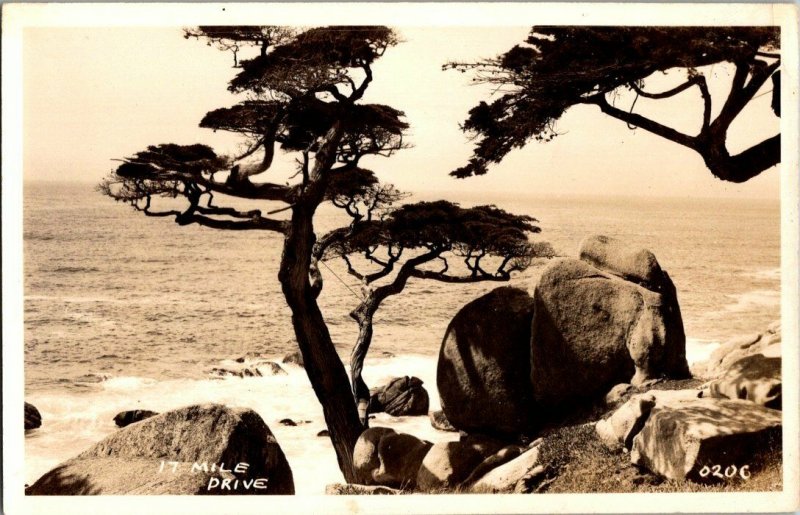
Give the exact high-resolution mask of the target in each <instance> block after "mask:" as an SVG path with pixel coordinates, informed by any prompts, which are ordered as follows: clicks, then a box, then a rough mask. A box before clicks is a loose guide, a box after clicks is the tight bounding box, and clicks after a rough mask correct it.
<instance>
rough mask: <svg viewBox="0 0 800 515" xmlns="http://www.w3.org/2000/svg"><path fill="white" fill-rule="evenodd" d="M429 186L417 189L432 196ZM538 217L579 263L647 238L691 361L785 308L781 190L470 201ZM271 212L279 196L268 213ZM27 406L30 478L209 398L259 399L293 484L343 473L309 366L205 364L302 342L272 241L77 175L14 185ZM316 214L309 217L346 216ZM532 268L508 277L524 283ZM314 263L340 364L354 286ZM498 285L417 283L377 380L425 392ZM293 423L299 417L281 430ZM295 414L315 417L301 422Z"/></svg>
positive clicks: (280, 352)
mask: <svg viewBox="0 0 800 515" xmlns="http://www.w3.org/2000/svg"><path fill="white" fill-rule="evenodd" d="M432 198H435V197H433V196H431V195H421V196H415V197H413V199H412V200H414V199H426V200H430V199H432ZM449 200H453V201H459V202H460V203H461V204H462V205H464V206H469V205H476V204H489V203H493V204H496V205H497V206H499V207H501V208H504V209H506V210H508V211H511V212H515V213H525V214H529V215H532V216H535V217H536V218H537V219H538V220H539V223H540V226H541V228H542V232H541V234H539V235H537V236H536V240H538V241H549V242H550V243H551V244H552V245H553V246H554V248H555V250H556V251H557V252H558V254H559V255H564V256H575V255H576V253H577V249H578V245H579V243H580V241H581V240H582V239H583V238H584V237H586V236H587V235H590V234H605V235H608V236H613V237H618V238H622V239H624V240H626V241H628V242H630V243H632V244H636V245H641V246H644V247H647V248H649V249H650V250H652V251H653V252H654V254H655V255H656V256H657V258H658V260H659V262H660V264H661V266H662V268H664V269H665V270H667V271H668V272H669V274H670V276H671V277H672V280H673V282H674V283H675V285H676V288H677V291H678V299H679V302H680V305H681V310H682V314H683V320H684V324H685V329H686V334H687V355H688V357H689V360H690V361H696V360H700V359H704V358H705V357H706V356H707V355H708V354H709V353H710V352H711V351H712V350H713V349H714V348H715V347H716V346H717V345H718V344H719V342H722V341H724V340H726V339H728V338H731V337H734V336H737V335H741V334H749V333H754V332H758V331H761V330H763V329H764V328H766V327H767V325H769V324H770V323H771V322H773V321H775V320H777V319H779V317H780V206H779V201H778V200H777V199H776V200H721V199H689V198H680V199H666V198H591V197H557V198H552V197H551V198H538V197H535V196H531V197H526V196H514V197H508V196H505V197H504V196H496V197H493V198H486V197H484V198H478V197H475V198H464V199H453V198H449ZM276 207H277V206H276ZM23 209H24V222H23V223H24V226H23V232H24V234H23V239H24V243H23V245H24V249H23V250H24V270H23V273H24V290H25V301H24V328H25V335H24V345H25V398H26V401H28V402H31V403H33V404H34V405H35V406H36V407H37V408H38V409H39V410H40V411H41V413H42V418H43V425H42V427H41V428H39V429H37V430H35V431H32V432H29V433H28V434H27V435H26V442H25V479H26V482H27V483H31V482H32V481H35V480H36V478H38V477H39V476H40V475H41V474H43V473H44V472H46V471H47V470H49V469H50V468H52V467H53V466H55V465H57V464H58V463H59V462H61V461H63V460H65V459H67V458H69V457H71V456H73V455H75V454H77V453H78V452H80V451H81V450H83V449H85V448H87V447H89V446H91V445H92V444H94V443H95V442H97V441H99V440H100V439H102V438H103V437H104V436H106V435H107V434H109V433H111V432H112V431H114V430H115V425H114V422H113V420H112V418H113V416H114V415H115V414H116V413H118V412H119V411H123V410H127V409H150V410H154V411H164V410H169V409H172V408H177V407H180V406H185V405H187V404H191V403H198V402H220V403H224V404H228V405H232V406H233V405H235V406H244V407H250V408H253V409H255V410H256V411H257V412H258V413H259V414H260V415H261V416H262V418H264V420H265V421H266V422H267V424H268V425H269V427H270V428H271V429H272V431H273V432H274V433H275V435H276V438H277V439H278V441H279V443H280V444H281V446H282V447H283V449H284V452H285V453H286V454H287V457H288V459H289V463H290V465H291V466H292V469H293V471H294V475H295V483H296V487H297V490H298V493H322V491H321V490H320V488H321V485H324V484H326V483H333V482H340V481H341V474H340V473H339V471H338V469H337V467H336V459H335V456H334V454H333V450H332V447H331V445H330V442H329V440H328V439H327V438H320V437H316V433H317V432H318V431H319V430H321V429H324V427H325V426H324V420H323V418H322V411H321V409H320V407H319V405H318V403H317V401H316V398H315V397H314V395H313V392H312V391H311V388H310V385H309V383H308V379H307V377H306V376H305V373H304V371H303V370H302V369H301V368H299V367H295V366H293V365H283V367H284V368H285V369H286V371H287V372H288V374H287V375H278V376H271V377H255V378H243V379H242V378H231V377H227V378H224V379H219V378H214V377H212V376H211V375H210V374H209V372H210V370H211V369H212V368H214V367H219V366H223V367H224V366H230V365H234V364H235V362H234V360H235V359H236V358H240V357H244V358H245V359H246V362H245V364H249V363H257V361H258V360H263V359H271V360H274V361H280V359H281V358H282V357H283V356H284V355H285V354H286V353H287V352H290V351H292V350H295V349H296V344H295V343H294V335H293V333H292V329H291V323H290V318H289V316H290V315H289V310H288V308H287V307H286V305H285V302H284V300H283V297H282V295H281V293H280V285H279V283H278V280H277V274H278V262H279V259H280V252H281V237H280V235H277V234H273V233H266V232H260V231H259V232H256V231H252V232H247V231H243V232H228V231H218V230H214V229H208V228H203V227H195V226H189V227H179V226H178V225H176V224H175V223H173V222H172V221H171V219H163V218H148V217H145V216H143V215H141V214H139V213H136V212H134V211H133V210H132V208H130V207H129V206H127V205H124V204H117V203H115V202H113V201H112V200H111V199H109V198H106V197H103V196H102V195H100V194H99V193H97V192H96V191H94V188H93V185H90V184H79V183H33V182H32V183H26V184H25V188H24V199H23ZM345 221H346V219H345V218H343V217H342V216H341V215H340V214H339V213H337V211H336V210H335V209H334V208H332V207H331V206H327V207H323V208H322V209H321V210H320V212H319V216H318V223H317V226H318V227H319V228H320V229H321V230H327V229H330V228H333V227H336V226H338V225H340V224H341V223H343V222H345ZM545 264H546V262H544V263H539V262H537V263H535V264H534V266H533V267H532V268H530V269H528V270H526V271H525V272H523V273H521V274H518V275H517V276H515V277H514V278H513V279H512V280H511V281H510V284H511V285H513V286H518V287H521V288H526V289H528V290H529V291H531V292H532V291H533V287H534V286H535V284H536V280H537V278H538V276H539V275H540V274H541V270H542V267H543V266H544V265H545ZM328 266H329V267H330V269H327V268H325V267H323V275H324V277H325V287H324V290H323V293H322V295H321V296H320V299H319V302H320V305H321V307H322V310H323V313H324V314H325V317H326V321H327V323H328V326H329V328H330V331H331V335H332V337H333V340H334V342H335V344H336V346H337V349H338V350H339V351H340V355H341V356H342V357H343V358H344V359H345V361H346V359H347V356H348V355H349V349H350V346H351V345H352V343H353V342H354V341H355V337H356V334H357V327H356V325H355V323H354V322H353V321H352V319H351V318H350V317H349V316H348V313H349V312H350V310H351V309H353V307H355V305H356V304H357V297H356V292H358V287H359V285H358V284H357V281H356V280H355V279H354V278H352V277H351V276H349V275H348V274H347V273H346V269H345V267H344V266H343V264H342V263H340V262H330V263H328ZM499 285H500V284H498V283H478V284H472V285H452V284H442V283H438V282H434V281H423V280H416V281H414V280H412V281H411V282H410V283H409V285H408V287H407V288H406V291H404V292H403V293H401V294H400V295H397V296H394V297H391V298H389V299H388V300H387V301H386V302H385V303H384V305H383V306H382V307H381V309H380V311H379V312H378V315H377V317H376V319H375V336H374V341H373V345H372V349H371V350H370V354H369V356H368V357H367V361H366V365H365V372H364V375H365V379H366V380H367V382H368V384H370V385H377V384H380V382H381V381H383V380H384V379H386V378H389V377H392V376H397V375H416V376H417V377H420V378H422V379H423V381H425V386H426V388H427V389H428V390H429V391H430V392H432V393H433V395H432V396H431V409H438V407H439V400H438V396H437V395H436V394H435V377H436V356H437V354H438V350H439V345H440V343H441V339H442V336H443V335H444V331H445V328H446V326H447V323H448V322H449V320H450V319H451V318H452V317H453V315H455V313H456V312H457V311H458V309H460V307H461V306H463V305H464V304H465V303H466V302H468V301H469V300H470V299H473V298H475V297H478V296H480V295H481V294H483V293H485V292H487V291H489V290H491V289H493V288H496V287H497V286H499ZM283 418H291V419H293V420H295V421H300V422H304V423H301V424H300V425H298V426H295V427H287V426H283V425H280V424H279V423H278V421H279V420H281V419H283ZM305 421H308V422H307V423H305ZM382 424H391V425H392V427H395V428H397V429H398V430H401V431H406V432H411V433H413V434H416V435H417V436H420V437H422V438H427V439H429V440H432V441H443V440H449V439H453V438H454V436H453V434H451V433H441V432H438V431H435V430H433V429H432V428H431V427H430V424H429V422H428V419H427V418H426V417H404V418H401V419H399V420H397V419H395V420H390V417H388V416H385V415H379V416H378V418H377V419H376V420H375V421H373V425H382Z"/></svg>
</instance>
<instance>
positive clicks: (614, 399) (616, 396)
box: [605, 383, 633, 408]
mask: <svg viewBox="0 0 800 515" xmlns="http://www.w3.org/2000/svg"><path fill="white" fill-rule="evenodd" d="M631 390H633V385H631V384H629V383H620V384H618V385H616V386H614V387H613V388H612V389H610V390H609V391H608V393H607V394H606V398H605V403H606V406H607V407H609V408H613V407H614V406H617V405H619V404H620V403H621V402H622V399H623V398H624V397H625V395H626V394H627V393H628V392H630V391H631Z"/></svg>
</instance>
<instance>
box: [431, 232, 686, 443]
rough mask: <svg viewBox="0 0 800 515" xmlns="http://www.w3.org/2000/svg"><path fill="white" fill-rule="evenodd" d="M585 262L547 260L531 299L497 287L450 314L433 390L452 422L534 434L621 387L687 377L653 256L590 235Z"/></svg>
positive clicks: (669, 292)
mask: <svg viewBox="0 0 800 515" xmlns="http://www.w3.org/2000/svg"><path fill="white" fill-rule="evenodd" d="M579 258H580V259H572V258H562V259H558V260H556V261H554V262H552V263H551V264H550V265H548V266H547V268H546V269H545V270H544V271H543V273H542V276H541V279H540V280H539V282H538V284H536V286H535V289H534V293H533V296H530V295H529V294H528V293H527V292H526V291H524V290H521V289H518V288H511V287H503V288H497V289H495V290H493V291H491V292H489V293H488V294H486V295H484V296H483V297H480V298H478V299H476V300H474V301H472V302H470V303H469V304H467V305H466V306H464V307H463V308H462V309H461V310H460V311H459V312H458V314H456V316H455V317H454V318H453V320H452V322H451V323H450V325H449V326H448V328H447V332H446V334H445V337H444V340H443V342H442V347H441V351H440V354H439V362H438V368H437V387H438V390H439V396H440V398H441V403H442V410H443V411H444V414H445V416H446V418H447V419H448V420H449V421H450V422H451V423H452V425H453V426H454V427H455V428H457V429H459V430H463V431H466V432H475V433H484V434H490V435H495V436H498V437H507V438H513V437H515V436H519V435H530V434H534V433H535V432H536V431H537V430H538V429H539V428H541V427H542V426H543V425H545V424H547V423H548V422H550V421H552V420H555V419H558V418H559V417H561V416H563V415H564V414H565V413H568V412H569V411H570V410H572V409H573V407H574V406H575V405H579V404H587V403H591V402H593V401H595V400H597V399H598V398H600V397H601V396H602V395H605V394H606V393H607V392H608V390H609V389H610V388H611V387H612V386H614V385H615V384H618V383H632V384H633V385H634V386H638V385H641V384H643V383H645V382H646V381H648V380H652V379H658V378H662V377H667V378H675V379H679V378H686V377H689V368H688V364H687V362H686V348H685V347H686V336H685V334H684V330H683V321H682V318H681V313H680V307H679V305H678V300H677V294H676V292H675V286H674V285H673V284H672V280H671V279H670V278H669V275H668V274H667V273H666V272H665V271H663V270H662V269H661V267H660V265H659V264H658V261H657V259H656V258H655V256H654V255H653V254H652V253H651V252H650V251H648V250H646V249H641V248H638V247H631V246H628V245H626V244H624V243H623V242H621V241H619V240H615V239H612V238H608V237H605V236H592V237H589V238H587V239H586V240H584V242H583V243H582V244H581V248H580V251H579Z"/></svg>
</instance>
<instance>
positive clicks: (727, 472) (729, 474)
mask: <svg viewBox="0 0 800 515" xmlns="http://www.w3.org/2000/svg"><path fill="white" fill-rule="evenodd" d="M699 474H700V477H709V476H711V477H717V478H720V479H733V478H734V477H735V476H736V475H737V474H738V475H739V477H741V478H742V479H750V465H745V466H743V467H741V468H739V467H737V466H736V465H729V466H727V467H725V469H724V470H723V468H722V465H711V466H710V467H709V466H708V465H704V466H703V468H701V469H700V472H699Z"/></svg>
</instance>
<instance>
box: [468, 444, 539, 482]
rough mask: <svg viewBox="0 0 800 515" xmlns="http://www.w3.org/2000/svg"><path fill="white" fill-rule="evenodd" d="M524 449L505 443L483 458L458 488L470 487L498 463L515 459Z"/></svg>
mask: <svg viewBox="0 0 800 515" xmlns="http://www.w3.org/2000/svg"><path fill="white" fill-rule="evenodd" d="M524 450H525V448H524V447H522V446H519V445H514V444H511V445H506V446H505V447H503V448H502V449H500V450H499V451H497V452H496V453H494V454H492V455H491V456H489V457H488V458H486V459H485V460H483V461H482V462H481V463H480V464H479V465H478V466H477V467H475V468H474V469H472V472H471V473H470V475H469V476H467V479H465V480H464V481H462V482H461V484H460V485H459V488H461V489H464V488H468V487H470V486H471V485H472V484H474V483H475V482H476V481H477V480H478V479H480V478H482V477H483V476H485V475H486V474H487V473H489V472H490V471H491V470H494V469H496V468H497V467H499V466H500V465H503V464H504V463H508V462H509V461H511V460H513V459H515V458H516V457H517V456H519V455H520V454H522V452H523V451H524Z"/></svg>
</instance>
